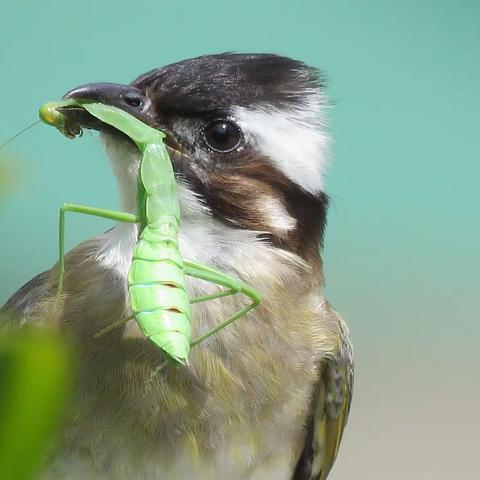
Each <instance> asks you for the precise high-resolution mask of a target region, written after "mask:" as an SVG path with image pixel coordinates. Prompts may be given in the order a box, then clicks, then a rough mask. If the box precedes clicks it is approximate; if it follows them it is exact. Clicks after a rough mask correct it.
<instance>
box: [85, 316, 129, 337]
mask: <svg viewBox="0 0 480 480" xmlns="http://www.w3.org/2000/svg"><path fill="white" fill-rule="evenodd" d="M133 318H134V317H133V315H131V316H129V317H125V318H121V319H120V320H117V321H116V322H112V323H110V324H109V325H107V326H106V327H104V328H102V329H101V330H99V331H98V332H97V333H96V334H95V335H94V336H93V338H101V337H103V336H104V335H106V334H107V333H110V332H112V331H113V330H116V329H117V328H120V327H121V326H122V325H126V324H127V323H128V322H129V321H130V320H133Z"/></svg>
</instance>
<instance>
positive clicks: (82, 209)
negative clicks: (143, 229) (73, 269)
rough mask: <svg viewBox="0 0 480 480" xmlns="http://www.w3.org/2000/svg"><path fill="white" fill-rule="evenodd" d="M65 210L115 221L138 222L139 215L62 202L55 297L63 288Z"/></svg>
mask: <svg viewBox="0 0 480 480" xmlns="http://www.w3.org/2000/svg"><path fill="white" fill-rule="evenodd" d="M67 212H75V213H82V214H84V215H92V216H94V217H102V218H107V219H109V220H114V221H117V222H127V223H138V222H139V221H140V219H139V217H137V216H136V215H133V214H132V213H125V212H118V211H115V210H107V209H105V208H95V207H87V206H85V205H76V204H74V203H64V204H63V205H62V207H61V208H60V216H59V225H58V288H57V298H58V296H59V295H60V294H61V293H62V290H63V277H64V274H65V258H64V257H65V214H66V213H67Z"/></svg>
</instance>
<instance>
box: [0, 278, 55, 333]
mask: <svg viewBox="0 0 480 480" xmlns="http://www.w3.org/2000/svg"><path fill="white" fill-rule="evenodd" d="M51 289H52V285H51V270H47V271H45V272H43V273H40V274H39V275H37V276H36V277H34V278H32V279H31V280H30V281H29V282H27V283H26V284H25V285H23V287H21V288H19V289H18V290H17V291H16V292H15V293H14V294H13V295H12V296H11V297H10V298H9V299H8V300H7V302H6V303H5V305H4V306H3V307H1V308H0V327H1V326H8V325H9V324H12V323H13V322H17V323H18V322H20V324H23V323H25V322H28V321H29V320H30V317H31V315H32V314H33V312H34V311H35V310H36V309H37V307H38V304H39V303H40V302H42V300H43V299H44V298H45V297H46V296H47V295H48V294H49V293H50V291H51Z"/></svg>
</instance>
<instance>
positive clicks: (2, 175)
mask: <svg viewBox="0 0 480 480" xmlns="http://www.w3.org/2000/svg"><path fill="white" fill-rule="evenodd" d="M12 164H13V161H11V158H7V156H6V155H5V154H3V155H2V152H0V206H1V204H2V203H4V202H5V199H6V197H7V195H8V193H9V192H10V191H11V190H12V187H14V185H15V183H16V177H14V176H13V171H14V170H13V168H12ZM0 213H1V210H0ZM71 381H72V362H71V355H70V351H69V349H68V348H67V346H66V345H65V343H64V341H63V340H62V339H61V338H60V337H59V336H58V335H56V334H55V333H53V332H52V331H46V330H44V331H42V330H40V329H39V328H35V329H34V328H25V327H21V326H20V322H19V319H18V318H16V316H15V315H14V314H13V313H12V312H6V311H3V310H0V479H1V480H30V479H33V478H35V477H36V476H37V475H38V474H39V472H40V471H41V469H42V465H43V464H44V462H45V461H46V460H47V458H48V455H49V453H50V452H51V450H52V449H53V448H55V440H56V438H57V434H58V433H59V428H60V426H61V424H62V421H63V420H64V418H65V415H66V410H67V407H68V404H69V400H70V390H71Z"/></svg>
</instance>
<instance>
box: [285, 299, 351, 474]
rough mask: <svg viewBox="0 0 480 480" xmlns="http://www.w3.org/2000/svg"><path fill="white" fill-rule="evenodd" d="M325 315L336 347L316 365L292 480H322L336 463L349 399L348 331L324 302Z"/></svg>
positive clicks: (349, 348)
mask: <svg viewBox="0 0 480 480" xmlns="http://www.w3.org/2000/svg"><path fill="white" fill-rule="evenodd" d="M324 308H325V316H326V317H327V319H328V321H330V322H334V324H335V326H336V330H337V332H338V348H337V349H336V351H335V352H334V355H332V356H331V357H328V358H326V359H325V360H323V361H322V363H321V365H320V366H319V378H318V383H317V385H316V388H315V391H314V396H313V398H312V406H311V413H310V418H309V421H308V425H307V435H306V438H305V445H304V450H303V453H302V455H301V457H300V460H299V462H298V464H297V468H296V470H295V474H294V476H293V479H294V480H325V479H326V478H327V476H328V474H329V472H330V470H331V468H332V466H333V463H334V462H335V459H336V457H337V454H338V450H339V447H340V442H341V440H342V436H343V431H344V428H345V425H346V422H347V418H348V414H349V411H350V403H351V400H352V389H353V358H352V348H351V343H350V339H349V334H348V329H347V327H346V325H345V323H344V321H343V319H342V318H341V316H340V315H339V314H338V313H337V312H336V311H335V310H334V309H333V308H332V307H331V306H330V304H328V303H327V302H325V307H324Z"/></svg>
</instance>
